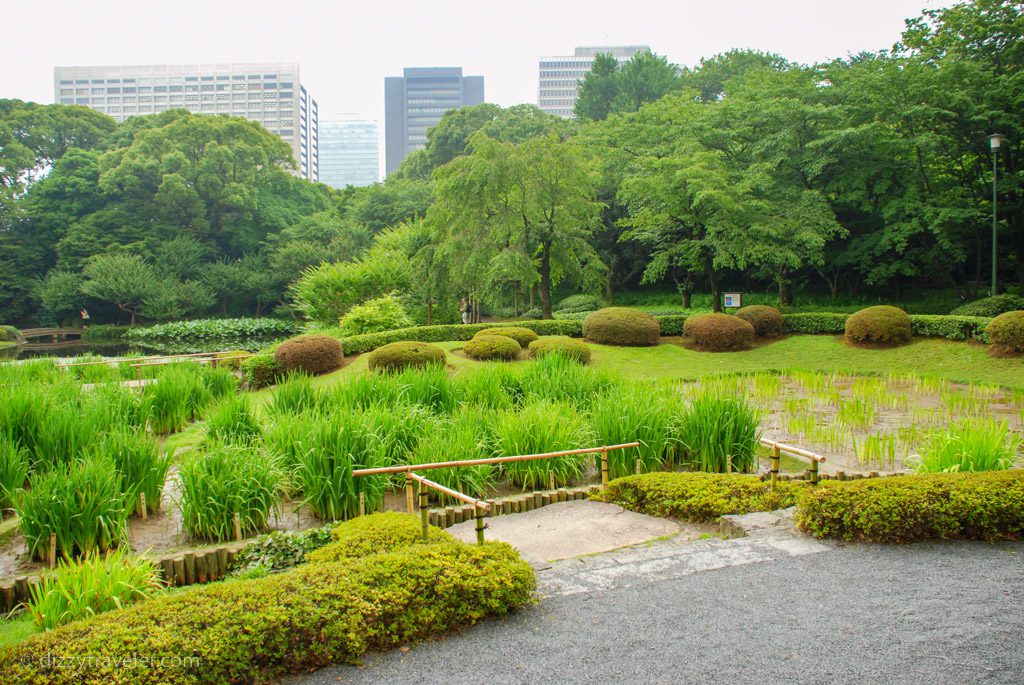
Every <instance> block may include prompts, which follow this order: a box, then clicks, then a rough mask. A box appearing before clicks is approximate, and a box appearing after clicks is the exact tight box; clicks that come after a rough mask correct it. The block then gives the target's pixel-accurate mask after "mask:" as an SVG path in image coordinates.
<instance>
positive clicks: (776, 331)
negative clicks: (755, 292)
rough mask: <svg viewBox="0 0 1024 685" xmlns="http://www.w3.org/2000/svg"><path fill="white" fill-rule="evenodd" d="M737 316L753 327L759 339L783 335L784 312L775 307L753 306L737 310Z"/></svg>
mask: <svg viewBox="0 0 1024 685" xmlns="http://www.w3.org/2000/svg"><path fill="white" fill-rule="evenodd" d="M736 316H738V317H739V318H741V319H743V320H744V321H746V322H748V323H749V324H750V325H751V326H753V327H754V335H756V336H757V337H759V338H776V337H778V336H779V335H780V334H781V333H782V312H780V311H779V310H778V309H776V308H775V307H769V306H767V305H763V304H752V305H750V306H749V307H740V308H739V309H737V310H736Z"/></svg>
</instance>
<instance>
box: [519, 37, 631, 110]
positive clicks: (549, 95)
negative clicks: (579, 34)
mask: <svg viewBox="0 0 1024 685" xmlns="http://www.w3.org/2000/svg"><path fill="white" fill-rule="evenodd" d="M650 51H651V49H650V48H649V47H647V46H646V45H607V46H596V47H579V48H576V52H575V54H573V55H571V56H565V57H541V58H540V87H539V88H538V91H537V106H538V107H540V108H541V109H542V110H544V111H545V112H547V113H548V114H556V115H558V116H560V117H572V116H573V108H574V107H575V106H576V98H577V96H578V95H579V91H580V83H581V82H582V81H583V79H584V78H585V77H586V75H587V74H588V73H589V72H590V65H591V64H592V63H593V61H594V57H596V56H597V55H599V54H601V55H611V56H612V57H614V58H615V59H617V60H618V61H619V62H620V63H621V62H627V61H629V59H630V58H631V57H633V55H636V54H638V53H641V52H650Z"/></svg>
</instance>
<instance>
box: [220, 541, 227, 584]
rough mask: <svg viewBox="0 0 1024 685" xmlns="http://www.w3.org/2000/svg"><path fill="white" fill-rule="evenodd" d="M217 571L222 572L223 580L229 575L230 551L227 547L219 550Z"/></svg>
mask: <svg viewBox="0 0 1024 685" xmlns="http://www.w3.org/2000/svg"><path fill="white" fill-rule="evenodd" d="M217 570H218V571H220V576H221V578H224V577H226V576H227V575H228V550H227V548H225V547H220V548H218V549H217Z"/></svg>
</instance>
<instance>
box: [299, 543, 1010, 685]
mask: <svg viewBox="0 0 1024 685" xmlns="http://www.w3.org/2000/svg"><path fill="white" fill-rule="evenodd" d="M731 543H735V544H744V541H743V540H736V541H729V543H724V544H731ZM698 544H699V543H698ZM718 544H723V543H722V542H721V541H720V542H719V543H718ZM573 563H578V562H573V561H566V562H559V564H573ZM559 564H555V566H554V567H553V568H552V569H551V570H549V571H541V572H540V573H539V578H540V584H541V592H542V593H544V592H545V591H547V592H549V594H548V595H547V596H546V597H544V598H543V599H542V600H541V601H540V602H539V603H538V604H537V606H535V607H531V608H529V609H525V610H522V611H519V612H517V613H516V614H514V615H513V616H510V617H508V618H506V619H503V620H496V621H489V622H487V623H485V624H483V625H480V626H477V627H475V628H472V629H470V630H467V631H466V632H464V633H462V634H460V635H456V636H452V637H449V638H448V639H446V640H443V641H437V642H428V643H424V644H420V645H416V646H414V647H413V648H412V649H411V650H410V651H408V652H406V653H403V652H401V651H399V650H394V651H391V652H388V653H385V654H379V655H368V656H367V658H366V667H365V668H363V669H357V668H353V667H348V666H340V667H334V668H329V669H324V670H321V671H318V672H316V673H311V674H306V675H304V676H300V677H297V678H294V679H292V680H290V681H288V682H291V683H307V684H314V683H325V684H326V683H337V682H343V683H447V684H455V683H472V684H473V685H480V684H481V683H531V684H533V683H554V682H558V683H615V684H616V685H622V684H625V683H685V684H687V685H689V684H691V683H752V684H753V683H756V684H758V685H769V684H772V683H780V684H781V683H786V684H789V683H872V684H875V683H928V684H934V683H950V684H953V683H956V684H957V685H960V684H963V683H1022V682H1024V544H1015V543H1005V544H998V545H988V544H984V543H941V544H918V545H906V546H892V547H888V546H886V547H883V546H869V545H853V546H840V547H833V546H829V547H828V548H827V549H825V550H822V551H820V552H818V553H809V554H801V555H799V556H788V555H782V556H779V557H775V558H767V557H765V558H763V559H758V560H751V561H750V562H749V563H739V564H737V565H731V566H727V567H724V568H718V569H716V570H708V571H698V572H693V573H689V574H687V575H677V576H675V577H670V578H668V579H651V578H650V577H649V576H648V577H644V578H643V579H642V582H635V583H631V582H628V580H627V579H625V578H623V579H622V582H618V583H616V584H615V585H614V586H613V587H603V588H601V589H592V590H587V591H582V592H581V591H578V590H577V591H575V592H574V593H566V592H565V591H564V590H562V589H559V588H560V586H559V584H558V583H553V584H550V585H549V586H548V587H547V589H546V587H545V583H546V581H545V577H546V574H552V577H554V576H555V575H557V572H558V571H559ZM562 569H563V571H564V567H562ZM637 580H640V579H639V578H637Z"/></svg>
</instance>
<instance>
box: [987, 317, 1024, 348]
mask: <svg viewBox="0 0 1024 685" xmlns="http://www.w3.org/2000/svg"><path fill="white" fill-rule="evenodd" d="M985 333H986V335H988V340H989V342H990V343H991V344H992V346H993V347H994V348H995V349H997V350H999V351H1001V352H1008V353H1011V354H1019V353H1021V352H1024V311H1018V312H1006V313H1005V314H1000V315H999V316H997V317H996V318H994V319H992V322H991V323H989V325H988V327H987V328H986V329H985Z"/></svg>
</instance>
